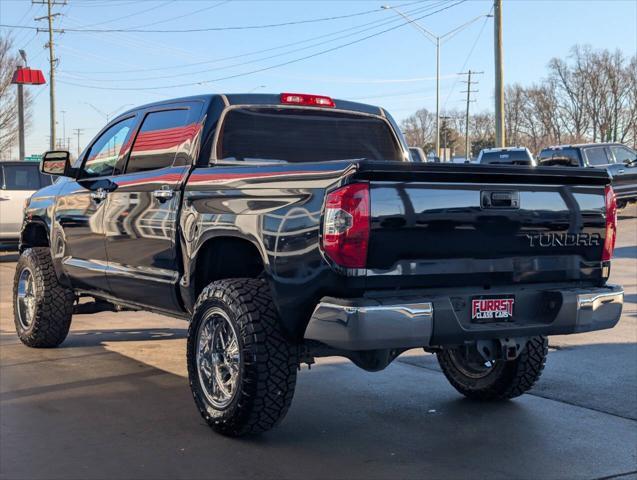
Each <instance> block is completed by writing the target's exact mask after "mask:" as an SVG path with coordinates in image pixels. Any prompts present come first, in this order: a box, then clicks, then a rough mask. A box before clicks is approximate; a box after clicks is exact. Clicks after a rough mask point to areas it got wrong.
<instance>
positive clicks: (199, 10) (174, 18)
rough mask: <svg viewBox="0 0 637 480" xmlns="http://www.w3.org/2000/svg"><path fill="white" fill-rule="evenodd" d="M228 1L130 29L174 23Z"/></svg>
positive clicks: (223, 0) (224, 0)
mask: <svg viewBox="0 0 637 480" xmlns="http://www.w3.org/2000/svg"><path fill="white" fill-rule="evenodd" d="M229 1H230V0H222V1H220V2H217V3H215V4H213V5H209V6H207V7H204V8H200V9H198V10H194V11H192V12H189V13H184V14H183V15H179V16H177V17H171V18H167V19H165V20H159V21H157V22H152V23H146V24H144V25H137V26H135V27H131V28H142V27H152V26H153V25H159V24H160V23H167V22H174V21H175V20H179V19H180V18H186V17H190V16H191V15H195V14H197V13H201V12H206V11H208V10H212V9H213V8H217V7H220V6H221V5H223V4H224V3H228V2H229Z"/></svg>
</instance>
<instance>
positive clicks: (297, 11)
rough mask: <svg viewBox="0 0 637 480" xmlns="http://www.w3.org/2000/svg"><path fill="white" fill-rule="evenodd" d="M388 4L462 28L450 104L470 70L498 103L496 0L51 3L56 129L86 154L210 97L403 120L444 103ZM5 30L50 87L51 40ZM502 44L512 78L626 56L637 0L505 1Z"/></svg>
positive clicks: (10, 19) (31, 134)
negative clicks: (559, 60)
mask: <svg viewBox="0 0 637 480" xmlns="http://www.w3.org/2000/svg"><path fill="white" fill-rule="evenodd" d="M36 1H37V0H36ZM40 1H41V0H40ZM56 1H57V2H59V3H62V0H56ZM383 5H389V6H392V7H396V8H398V9H399V10H400V11H401V12H403V13H405V14H407V15H409V16H410V17H411V18H412V19H418V23H419V24H420V25H422V26H423V27H424V28H426V29H428V30H429V31H431V32H432V33H434V34H435V35H436V36H441V37H442V36H444V35H445V34H446V33H448V32H451V31H453V30H454V29H456V28H457V27H460V26H463V25H464V27H463V28H461V29H460V30H459V31H457V32H456V33H455V34H453V35H449V36H448V37H446V38H445V39H444V40H443V41H442V46H441V49H440V52H441V53H440V56H441V62H440V63H441V68H440V70H441V95H440V99H441V100H440V102H441V108H443V109H449V110H452V109H464V108H465V101H466V94H463V93H461V92H462V91H463V90H465V86H466V85H465V84H463V83H462V80H463V79H464V77H461V76H459V75H458V73H459V72H465V71H467V70H468V69H471V70H473V71H483V72H484V73H483V74H481V75H479V76H477V80H479V84H478V85H476V86H474V87H473V88H474V89H476V90H478V92H477V93H476V94H475V95H474V98H475V100H476V102H475V103H472V104H471V109H472V111H473V112H478V111H486V110H493V85H494V75H493V71H494V62H493V19H492V18H489V17H487V16H486V15H487V14H489V13H490V12H491V8H492V1H490V0H484V1H483V0H464V1H463V0H427V1H409V0H393V1H392V0H379V1H371V0H369V1H368V0H358V1H339V0H332V1H312V0H305V1H300V0H296V1H294V0H287V1H266V0H236V1H235V0H230V1H219V0H212V1H204V0H143V1H141V0H138V1H130V0H67V2H66V5H57V6H55V7H54V12H58V13H60V14H61V15H59V16H58V17H56V19H55V28H60V29H65V30H66V31H65V32H64V33H57V34H56V35H55V38H54V44H55V49H56V57H57V58H58V59H59V61H58V66H57V69H56V75H57V84H56V99H57V100H56V102H57V108H56V111H57V130H58V131H57V136H58V137H63V136H64V137H65V138H70V139H71V140H70V149H71V150H72V151H74V152H75V151H76V149H77V135H76V133H75V129H78V128H79V129H82V131H81V136H80V147H81V148H83V147H84V145H85V144H86V143H87V142H88V141H89V140H90V139H91V138H92V137H93V136H94V135H95V134H96V133H97V132H98V131H99V130H100V129H101V128H102V127H103V126H104V125H105V123H106V121H107V117H109V116H110V117H111V118H112V117H113V116H114V115H116V114H117V113H120V112H122V111H124V110H126V109H129V108H132V107H133V106H136V105H141V104H144V103H149V102H153V101H156V100H161V99H166V98H175V97H182V96H188V95H196V94H201V93H218V92H219V93H233V92H268V93H280V92H299V93H315V94H323V95H329V96H332V97H335V98H342V99H348V100H356V101H360V102H365V103H372V104H376V105H381V106H383V107H385V108H386V109H387V110H389V111H390V112H391V113H392V115H393V116H394V117H395V118H396V119H397V120H399V121H400V120H402V119H404V118H405V117H407V116H409V115H410V114H411V113H413V112H415V111H416V110H418V109H420V108H427V109H429V110H431V111H435V78H436V60H435V59H436V49H435V46H434V44H433V43H432V42H431V41H430V40H428V39H427V38H426V37H425V36H424V35H423V34H422V33H421V32H420V31H418V29H416V28H414V26H413V25H410V24H408V23H406V22H405V20H403V19H402V18H401V17H400V16H399V15H398V14H397V13H396V11H394V10H391V9H382V8H381V6H383ZM45 13H46V7H45V6H44V5H38V4H32V2H31V0H0V24H2V25H19V26H23V27H31V28H32V27H38V26H39V27H41V28H44V27H45V26H46V21H35V20H34V18H35V17H41V16H43V15H45ZM478 17H479V18H478ZM282 23H291V24H288V25H280V24H282ZM467 23H468V24H467ZM273 24H276V25H277V26H271V25H273ZM245 27H249V28H245ZM255 27H258V28H255ZM71 29H76V30H77V29H84V30H86V29H90V30H104V29H106V30H130V29H137V30H188V29H189V30H200V31H195V32H165V31H164V32H76V31H71ZM202 29H207V30H206V31H201V30H202ZM0 33H1V34H2V35H10V36H12V38H13V39H14V46H15V48H16V50H17V49H18V48H22V49H24V50H26V52H27V55H28V61H29V66H30V67H31V68H39V69H42V70H43V71H44V73H45V75H46V76H47V81H48V75H49V66H48V49H45V48H44V44H45V42H46V41H47V38H46V37H47V35H46V34H45V33H37V32H36V31H35V30H31V29H20V28H14V27H0ZM503 44H504V80H505V83H506V84H512V83H520V84H522V85H530V84H532V83H534V82H538V81H540V80H541V79H542V78H543V77H545V76H546V74H547V69H546V66H547V63H548V62H549V60H550V59H551V58H553V57H566V56H567V55H568V54H569V50H570V49H571V47H572V46H573V45H575V44H588V45H591V46H592V47H593V48H595V49H603V48H607V49H611V50H615V49H619V50H621V51H622V52H623V54H624V55H625V56H626V57H630V56H633V55H635V54H636V53H637V0H600V1H595V0H579V1H575V0H569V1H565V0H557V1H549V0H533V1H529V0H508V1H507V0H505V1H504V5H503ZM28 88H29V89H30V90H31V93H32V94H33V95H34V97H35V101H34V107H33V122H32V126H31V128H30V130H29V131H28V133H27V138H26V153H27V155H30V154H34V153H42V152H43V151H45V150H46V149H47V148H48V135H49V87H48V83H47V85H46V86H32V87H28ZM63 112H64V113H63ZM14 156H17V151H16V152H15V154H14Z"/></svg>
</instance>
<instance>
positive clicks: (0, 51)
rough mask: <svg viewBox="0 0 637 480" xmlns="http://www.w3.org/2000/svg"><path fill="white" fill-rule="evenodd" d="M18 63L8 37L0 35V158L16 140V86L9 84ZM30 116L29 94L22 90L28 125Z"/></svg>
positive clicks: (5, 156)
mask: <svg viewBox="0 0 637 480" xmlns="http://www.w3.org/2000/svg"><path fill="white" fill-rule="evenodd" d="M19 64H20V60H19V56H18V55H17V54H16V53H15V52H14V51H13V42H12V41H11V38H9V37H3V36H0V159H8V158H9V157H10V150H11V148H12V147H13V146H15V144H16V143H17V141H18V99H17V88H16V86H15V85H12V84H11V80H12V79H13V73H14V72H15V69H16V67H17V66H18V65H19ZM30 117H31V95H30V92H29V91H28V90H26V89H25V92H24V118H25V123H26V125H27V126H28V125H29V120H30Z"/></svg>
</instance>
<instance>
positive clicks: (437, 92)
mask: <svg viewBox="0 0 637 480" xmlns="http://www.w3.org/2000/svg"><path fill="white" fill-rule="evenodd" d="M436 156H438V158H440V37H436Z"/></svg>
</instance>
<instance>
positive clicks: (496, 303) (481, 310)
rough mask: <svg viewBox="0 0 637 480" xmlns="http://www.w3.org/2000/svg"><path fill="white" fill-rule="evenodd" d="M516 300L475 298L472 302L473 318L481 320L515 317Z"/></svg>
mask: <svg viewBox="0 0 637 480" xmlns="http://www.w3.org/2000/svg"><path fill="white" fill-rule="evenodd" d="M514 302H515V299H514V298H474V299H473V300H472V301H471V318H472V319H474V318H477V319H481V320H486V319H503V320H507V319H510V318H511V317H513V303H514Z"/></svg>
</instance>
